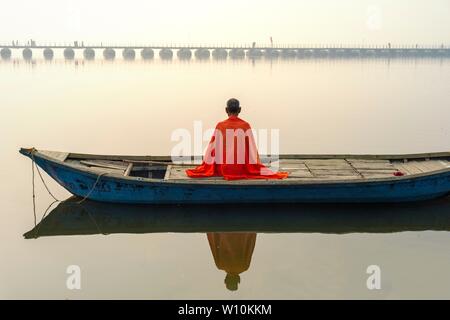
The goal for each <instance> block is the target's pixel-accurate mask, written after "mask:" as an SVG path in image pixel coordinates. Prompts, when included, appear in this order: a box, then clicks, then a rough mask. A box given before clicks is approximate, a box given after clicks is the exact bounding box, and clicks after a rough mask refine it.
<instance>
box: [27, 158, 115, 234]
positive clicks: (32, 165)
mask: <svg viewBox="0 0 450 320" xmlns="http://www.w3.org/2000/svg"><path fill="white" fill-rule="evenodd" d="M35 152H36V150H32V151H31V177H32V180H31V184H32V187H33V215H34V226H35V227H36V225H37V218H36V191H35V173H34V168H36V170H37V172H38V174H39V177H40V178H41V181H42V184H43V185H44V187H45V189H46V190H47V192H48V194H49V195H50V196H51V197H52V198H53V199H54V201H53V202H52V203H51V204H50V205H49V206H48V207H47V209H46V210H45V212H44V215H43V216H42V218H41V222H42V220H43V219H44V218H45V216H46V214H47V212H48V210H49V208H50V207H51V206H52V205H53V204H54V203H55V202H65V201H66V200H59V199H58V198H56V197H55V195H54V194H53V193H52V192H51V191H50V188H49V187H48V185H47V183H46V182H45V180H44V177H43V176H42V174H41V171H40V170H39V167H38V166H37V164H36V160H35V158H34V153H35ZM106 174H108V172H103V173H101V174H99V175H98V176H97V180H95V183H94V185H93V186H92V188H91V189H90V190H89V192H88V193H87V194H86V196H84V197H83V198H82V199H81V200H80V201H77V202H76V204H81V203H83V202H84V201H86V199H88V198H89V196H90V195H91V193H92V192H93V191H94V189H95V187H97V184H98V182H99V181H100V178H101V177H102V176H104V175H106Z"/></svg>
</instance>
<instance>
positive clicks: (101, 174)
mask: <svg viewBox="0 0 450 320" xmlns="http://www.w3.org/2000/svg"><path fill="white" fill-rule="evenodd" d="M105 174H108V172H103V173H100V174H99V175H98V177H97V180H96V181H95V183H94V185H93V186H92V188H91V190H90V191H89V192H88V194H87V195H86V196H85V197H83V199H81V200H80V201H78V202H77V204H82V203H83V202H84V201H85V200H86V199H87V198H89V196H90V195H91V193H92V191H94V189H95V187H96V186H97V184H98V182H99V181H100V178H101V177H102V176H104V175H105Z"/></svg>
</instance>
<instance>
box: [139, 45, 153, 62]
mask: <svg viewBox="0 0 450 320" xmlns="http://www.w3.org/2000/svg"><path fill="white" fill-rule="evenodd" d="M154 56H155V52H154V51H153V49H150V48H144V49H142V50H141V58H142V59H144V60H149V59H153V57H154Z"/></svg>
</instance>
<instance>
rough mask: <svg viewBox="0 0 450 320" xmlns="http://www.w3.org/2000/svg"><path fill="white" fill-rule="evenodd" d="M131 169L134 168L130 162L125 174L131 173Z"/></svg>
mask: <svg viewBox="0 0 450 320" xmlns="http://www.w3.org/2000/svg"><path fill="white" fill-rule="evenodd" d="M131 170H133V163H129V164H128V167H127V169H126V170H125V173H124V174H123V175H124V176H129V175H130V173H131Z"/></svg>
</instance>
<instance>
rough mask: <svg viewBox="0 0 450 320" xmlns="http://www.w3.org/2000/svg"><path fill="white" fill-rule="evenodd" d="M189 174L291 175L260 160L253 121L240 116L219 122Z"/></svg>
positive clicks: (233, 177)
mask: <svg viewBox="0 0 450 320" xmlns="http://www.w3.org/2000/svg"><path fill="white" fill-rule="evenodd" d="M186 174H187V175H188V176H189V177H191V178H204V177H213V176H222V177H224V179H225V180H239V179H284V178H286V177H287V176H288V173H287V172H273V171H271V170H270V169H269V168H267V167H266V166H264V165H263V164H262V163H261V161H260V159H259V155H258V150H257V147H256V143H255V140H254V137H253V133H252V131H251V127H250V125H249V124H248V123H247V122H246V121H244V120H242V119H240V118H238V117H237V116H230V117H229V118H228V119H227V120H225V121H222V122H219V123H218V124H217V126H216V130H215V131H214V134H213V136H212V138H211V141H210V142H209V145H208V148H207V149H206V154H205V156H204V157H203V163H202V164H201V165H200V166H198V167H197V168H195V169H188V170H186Z"/></svg>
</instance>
